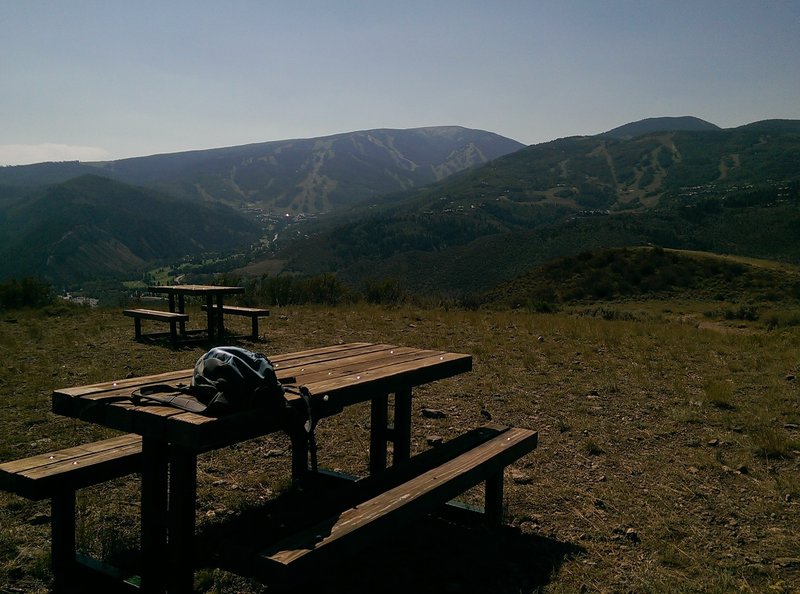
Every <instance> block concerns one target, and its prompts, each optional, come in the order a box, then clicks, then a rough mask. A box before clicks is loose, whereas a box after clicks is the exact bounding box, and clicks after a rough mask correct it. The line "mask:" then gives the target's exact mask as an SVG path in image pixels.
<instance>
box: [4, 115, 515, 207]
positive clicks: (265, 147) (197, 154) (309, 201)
mask: <svg viewBox="0 0 800 594" xmlns="http://www.w3.org/2000/svg"><path fill="white" fill-rule="evenodd" d="M524 146H525V145H523V144H521V143H519V142H517V141H515V140H511V139H508V138H505V137H502V136H500V135H498V134H495V133H492V132H486V131H484V130H474V129H470V128H464V127H461V126H430V127H423V128H410V129H406V130H396V129H389V128H381V129H375V130H363V131H357V132H348V133H341V134H334V135H330V136H324V137H316V138H306V139H294V140H277V141H268V142H263V143H251V144H246V145H239V146H233V147H222V148H215V149H204V150H193V151H183V152H178V153H165V154H158V155H149V156H143V157H131V158H127V159H120V160H115V161H97V162H87V163H80V162H69V163H63V164H54V163H50V164H37V165H28V166H17V167H12V168H8V167H6V168H0V184H5V185H15V184H16V185H19V184H27V185H38V184H37V183H36V181H37V174H38V175H39V178H38V179H39V182H40V183H41V182H42V181H43V182H45V183H58V182H61V181H66V179H69V177H75V176H76V175H80V174H85V173H94V174H99V175H104V176H106V177H109V178H112V179H116V180H118V181H122V182H125V183H129V184H133V185H138V186H147V187H150V188H153V189H157V190H160V191H162V192H167V193H169V194H173V195H175V196H179V197H184V198H189V199H193V200H197V201H201V202H202V201H216V202H223V203H226V204H229V205H232V206H236V207H240V208H241V207H258V208H261V209H263V210H267V211H272V212H288V213H295V214H298V213H306V214H315V213H319V212H326V211H330V210H334V209H336V208H339V207H341V206H343V205H349V204H353V203H356V202H359V201H361V200H365V199H368V198H370V197H376V196H380V195H383V194H388V193H391V192H394V191H398V190H403V189H407V188H411V187H419V186H422V185H425V184H428V183H431V182H433V181H437V180H439V179H442V178H443V177H445V176H447V175H450V174H452V173H455V172H458V171H462V170H464V169H466V168H469V167H474V166H477V165H481V164H484V163H486V162H488V161H489V160H491V159H494V158H497V157H498V156H502V155H505V154H508V153H510V152H513V151H516V150H519V149H521V148H523V147H524Z"/></svg>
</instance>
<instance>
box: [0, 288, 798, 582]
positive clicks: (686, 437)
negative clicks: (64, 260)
mask: <svg viewBox="0 0 800 594" xmlns="http://www.w3.org/2000/svg"><path fill="white" fill-rule="evenodd" d="M703 309H704V308H703V306H699V305H698V304H696V303H685V304H683V303H677V302H673V303H658V304H654V303H647V304H630V303H629V304H616V305H614V306H613V307H610V306H603V307H602V308H600V309H592V308H582V309H581V310H578V309H572V310H563V311H561V312H560V313H557V314H536V313H529V312H525V311H521V310H518V311H513V312H512V311H503V312H487V311H457V310H443V309H419V308H415V307H410V306H407V307H400V308H394V309H386V308H380V307H371V306H365V305H356V306H346V307H345V306H342V307H339V308H333V309H323V308H318V307H298V308H273V309H272V316H271V317H270V318H269V319H268V320H267V322H266V323H264V325H263V328H262V332H265V333H266V338H265V340H264V341H263V342H261V343H258V344H253V343H250V342H242V343H241V344H242V345H243V346H245V347H248V348H252V349H253V350H259V351H261V352H264V353H265V354H267V355H269V354H270V353H279V352H282V351H289V350H294V349H301V348H311V347H315V346H322V345H325V344H330V343H336V342H340V341H341V342H349V341H375V342H390V343H394V344H399V345H408V346H418V347H429V348H437V349H447V350H451V351H457V352H465V353H471V354H472V355H474V361H475V365H474V370H473V371H472V372H471V373H469V374H464V375H462V376H459V377H456V378H452V379H449V380H446V381H441V382H437V383H435V384H431V385H429V386H424V387H422V388H420V389H418V390H416V391H415V398H414V411H415V413H414V417H413V418H414V433H413V447H414V449H415V451H421V450H423V449H425V448H426V447H428V446H427V438H428V437H430V436H433V435H438V436H442V437H444V438H445V439H447V438H451V437H453V436H455V435H457V434H460V433H462V432H463V431H466V430H468V429H471V428H473V427H476V426H478V425H481V424H482V423H484V422H485V417H486V416H487V413H488V415H491V417H492V418H493V420H494V421H497V422H500V423H508V424H513V425H518V426H524V427H530V428H533V429H536V430H538V431H539V435H540V445H539V448H538V449H537V450H536V451H535V452H533V453H532V454H530V455H529V456H526V457H525V458H523V459H522V460H520V461H519V462H518V463H517V464H515V465H514V466H513V467H512V468H510V469H509V470H508V471H507V473H506V499H507V520H508V523H509V524H510V527H509V528H507V529H504V530H502V531H499V532H495V533H492V532H484V531H481V530H472V531H469V530H464V529H461V528H459V527H456V526H440V527H438V528H424V527H419V528H418V529H416V530H415V531H414V532H413V534H412V535H410V536H408V537H407V538H406V539H405V540H401V541H399V542H398V543H396V544H395V547H400V551H399V553H398V552H397V550H395V554H398V555H399V558H400V559H402V563H399V562H394V561H392V559H391V555H389V554H388V553H387V552H386V550H385V549H383V548H378V547H376V550H375V551H371V552H368V553H365V555H364V556H363V557H359V559H358V561H359V564H356V565H352V566H349V565H348V566H346V567H343V568H342V570H341V571H340V572H338V573H337V574H336V575H334V576H333V577H331V578H330V579H325V580H324V582H321V583H320V584H318V585H317V587H316V589H315V591H319V592H368V591H369V592H436V593H442V592H503V593H506V592H507V593H512V592H514V593H516V592H540V591H541V592H549V593H561V592H719V593H723V592H778V593H780V592H787V593H788V592H798V591H800V550H798V545H800V538H798V532H797V525H798V520H800V472H799V471H800V428H799V426H800V386H798V381H800V379H796V376H798V375H800V328H798V327H797V326H795V325H783V324H777V325H775V324H773V325H772V326H771V329H768V326H767V325H766V324H764V323H763V322H746V321H741V320H735V321H732V322H725V321H724V320H723V319H722V318H719V319H717V318H714V317H713V316H711V317H710V316H704V315H702V311H703ZM609 312H611V314H609ZM614 312H616V313H614ZM191 313H195V316H194V317H199V312H190V314H191ZM239 322H241V323H242V328H241V330H242V332H247V331H248V329H247V328H246V327H245V325H246V324H247V322H243V321H240V320H232V323H233V324H236V323H239ZM132 336H133V328H132V324H131V323H130V320H129V319H128V318H124V317H123V316H122V315H121V312H120V311H119V310H113V309H109V310H89V309H83V308H72V307H64V306H53V307H50V308H48V309H45V310H39V311H15V312H5V313H3V314H0V356H2V360H3V365H2V366H0V396H1V397H2V407H0V460H2V461H5V460H10V459H14V458H19V457H23V456H27V455H32V454H34V453H41V452H44V451H47V450H50V449H55V448H60V447H66V446H69V445H76V444H79V443H81V442H85V441H87V440H92V439H97V438H101V437H104V436H107V435H110V433H109V432H108V431H106V430H103V429H102V428H99V427H96V426H92V425H89V424H84V423H81V422H79V421H74V420H71V419H65V418H60V417H57V416H55V415H53V414H52V413H51V412H50V392H51V391H52V390H53V389H54V388H59V387H65V386H70V385H78V384H87V383H91V382H97V381H102V380H109V379H115V378H122V377H126V376H136V375H145V374H151V373H156V372H160V371H166V370H171V369H176V368H185V367H190V366H191V365H193V363H194V361H195V360H196V359H197V358H198V357H199V356H200V354H202V349H201V348H200V347H197V348H187V349H184V350H178V351H173V350H170V349H168V348H166V347H164V346H158V345H147V344H139V343H136V342H134V341H133V340H132ZM425 407H429V408H437V409H440V410H442V411H444V413H445V415H446V416H445V417H444V418H440V419H428V418H425V417H423V416H422V415H421V414H420V410H421V409H422V408H425ZM368 435H369V410H368V408H367V407H366V406H364V407H354V408H353V409H351V410H348V411H346V412H345V413H344V414H343V415H340V416H339V417H337V418H332V419H326V420H324V421H323V422H322V423H321V425H320V427H319V430H318V440H319V443H320V463H321V464H323V465H325V466H327V467H329V468H335V469H339V470H343V471H348V472H353V473H363V472H364V469H365V466H366V455H367V454H366V452H367V450H368V443H369V440H368ZM289 462H290V453H289V444H288V440H286V439H285V438H284V437H283V436H282V435H274V436H268V437H265V438H262V439H258V440H253V441H252V442H247V443H245V444H242V445H240V446H237V447H232V448H228V449H226V450H221V451H218V452H214V453H210V454H204V455H203V456H201V457H200V460H199V490H198V518H199V524H200V527H201V528H202V527H203V526H205V525H210V524H213V523H214V522H216V521H217V520H218V519H219V518H224V517H228V516H235V515H237V514H240V513H241V512H242V511H243V510H245V509H247V508H248V507H249V506H252V505H253V504H254V502H261V501H266V500H269V499H270V498H273V497H275V496H276V494H279V493H280V492H281V491H282V490H284V489H285V488H286V484H287V481H286V477H287V476H288V467H289ZM466 498H467V500H468V501H471V502H473V503H478V502H479V501H480V490H475V491H474V492H472V491H471V492H470V493H468V494H467V496H466ZM78 506H79V511H80V517H79V520H78V532H79V540H80V546H81V548H83V549H85V550H87V551H89V552H92V553H93V554H95V555H98V556H100V557H104V558H109V559H113V558H115V556H118V555H121V554H123V552H124V551H125V550H126V549H127V548H129V547H130V546H132V545H135V544H136V542H137V541H136V539H137V537H138V524H137V523H138V512H139V509H138V478H137V477H135V476H134V477H130V478H128V479H121V480H118V481H114V482H113V483H111V485H110V486H108V485H107V486H104V487H102V488H97V489H87V490H85V491H83V492H81V493H80V494H79V496H78ZM48 516H49V507H48V505H47V503H46V502H40V503H33V502H29V501H27V500H24V499H21V498H18V497H16V496H13V495H10V494H6V493H0V592H2V593H11V592H15V593H16V592H26V593H28V592H46V591H47V588H48V584H49V580H50V574H49V569H48V564H49V558H48V557H49V553H48V546H49V545H48V539H49V524H48ZM387 547H388V545H387ZM389 549H391V547H389ZM376 551H377V552H376ZM365 567H368V568H370V569H369V570H366V571H365V570H364V568H365ZM196 589H197V591H198V592H216V593H225V594H229V593H233V592H242V593H256V592H271V591H273V590H271V589H265V588H263V587H262V586H259V585H258V584H255V583H250V582H248V581H246V580H243V579H241V578H238V577H236V576H233V575H230V574H226V573H223V572H221V571H214V570H210V569H208V570H200V571H199V572H198V573H197V583H196Z"/></svg>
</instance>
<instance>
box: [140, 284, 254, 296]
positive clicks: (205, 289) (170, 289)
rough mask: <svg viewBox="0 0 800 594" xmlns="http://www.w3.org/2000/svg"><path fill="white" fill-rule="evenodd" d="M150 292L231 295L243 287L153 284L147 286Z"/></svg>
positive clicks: (240, 290)
mask: <svg viewBox="0 0 800 594" xmlns="http://www.w3.org/2000/svg"><path fill="white" fill-rule="evenodd" d="M147 290H148V291H150V292H151V293H171V294H173V295H179V294H183V295H209V294H220V293H221V294H223V295H232V294H236V293H244V287H225V286H221V285H154V286H151V287H147Z"/></svg>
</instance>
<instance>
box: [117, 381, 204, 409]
mask: <svg viewBox="0 0 800 594" xmlns="http://www.w3.org/2000/svg"><path fill="white" fill-rule="evenodd" d="M130 399H131V402H133V403H134V404H135V405H137V406H138V405H140V404H141V403H142V400H148V401H152V402H159V403H161V404H165V405H167V406H173V407H175V408H180V409H182V410H187V411H189V412H193V413H200V414H202V413H204V412H205V411H206V409H207V408H208V406H207V405H205V404H203V403H202V402H200V401H199V400H198V399H197V398H196V397H195V396H193V395H192V394H191V386H186V385H183V384H178V386H170V385H169V384H152V385H150V386H144V387H143V388H139V389H138V390H136V391H134V392H133V393H132V394H131V396H130Z"/></svg>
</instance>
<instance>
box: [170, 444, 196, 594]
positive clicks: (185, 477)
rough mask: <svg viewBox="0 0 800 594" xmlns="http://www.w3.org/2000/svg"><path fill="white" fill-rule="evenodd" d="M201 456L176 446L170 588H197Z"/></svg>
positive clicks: (172, 463) (172, 474)
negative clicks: (196, 541)
mask: <svg viewBox="0 0 800 594" xmlns="http://www.w3.org/2000/svg"><path fill="white" fill-rule="evenodd" d="M196 497H197V455H196V454H195V453H193V452H190V451H187V450H184V449H183V448H178V447H176V446H172V447H171V448H170V470H169V559H170V576H169V591H170V592H182V593H191V592H192V591H193V588H194V562H193V560H194V552H195V551H194V530H195V500H196Z"/></svg>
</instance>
